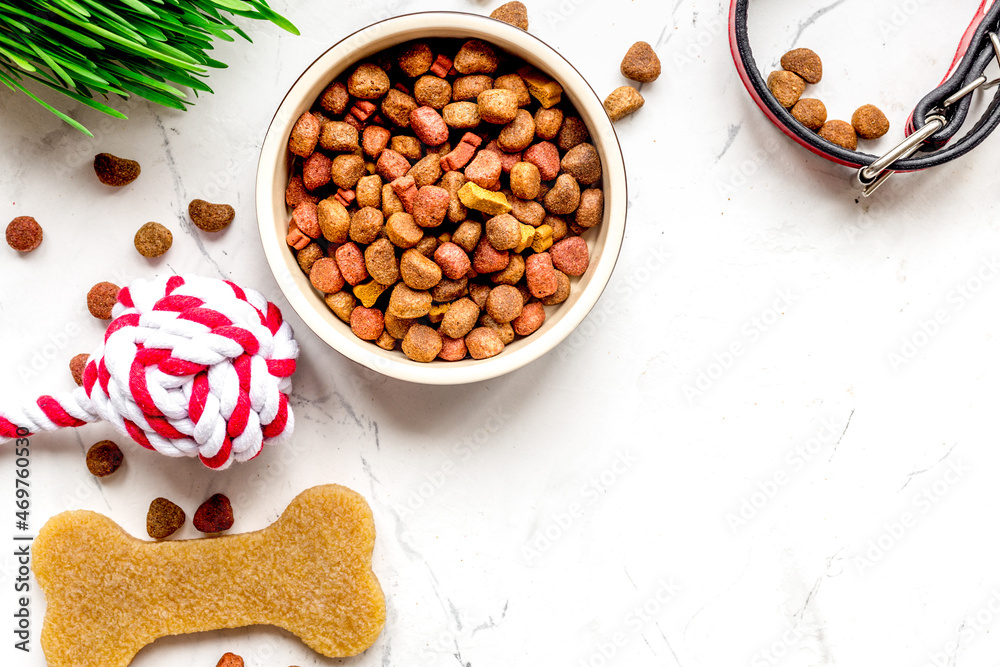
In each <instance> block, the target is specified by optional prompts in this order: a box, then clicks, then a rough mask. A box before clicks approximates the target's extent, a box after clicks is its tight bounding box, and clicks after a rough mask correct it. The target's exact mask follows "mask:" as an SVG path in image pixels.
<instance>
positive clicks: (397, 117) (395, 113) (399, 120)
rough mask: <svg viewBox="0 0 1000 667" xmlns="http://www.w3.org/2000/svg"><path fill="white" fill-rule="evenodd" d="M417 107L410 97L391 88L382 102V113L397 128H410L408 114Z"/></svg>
mask: <svg viewBox="0 0 1000 667" xmlns="http://www.w3.org/2000/svg"><path fill="white" fill-rule="evenodd" d="M418 106H419V105H418V104H417V101H416V100H415V99H413V98H412V97H411V96H409V95H407V94H406V93H404V92H402V91H401V90H397V89H396V88H393V89H392V90H390V91H389V94H388V95H386V96H385V99H384V100H382V113H383V115H385V117H386V118H388V119H389V120H390V121H392V122H393V123H394V124H395V125H398V126H399V127H410V125H411V121H410V114H411V113H412V112H413V110H414V109H416V108H417V107H418Z"/></svg>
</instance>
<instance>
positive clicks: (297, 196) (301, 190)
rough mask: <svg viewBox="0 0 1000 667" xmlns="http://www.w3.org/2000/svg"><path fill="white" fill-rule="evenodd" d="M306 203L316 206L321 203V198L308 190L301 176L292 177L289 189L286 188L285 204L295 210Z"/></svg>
mask: <svg viewBox="0 0 1000 667" xmlns="http://www.w3.org/2000/svg"><path fill="white" fill-rule="evenodd" d="M304 201H309V202H312V203H313V204H315V203H317V202H318V201H319V197H317V196H316V195H314V194H312V193H310V192H309V191H308V190H306V186H305V183H304V182H303V181H302V177H301V176H298V175H296V176H292V178H291V180H290V181H288V187H287V188H285V204H287V205H288V206H291V207H292V208H295V207H296V206H298V205H299V204H301V203H302V202H304Z"/></svg>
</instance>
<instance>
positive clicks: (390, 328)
mask: <svg viewBox="0 0 1000 667" xmlns="http://www.w3.org/2000/svg"><path fill="white" fill-rule="evenodd" d="M383 319H384V320H385V331H386V333H387V334H389V335H390V336H392V337H393V338H395V339H396V340H402V339H403V337H404V336H406V332H407V331H409V330H410V327H412V326H413V323H414V321H415V320H413V319H404V318H400V317H396V316H395V315H393V314H392V313H391V312H389V311H388V310H387V311H386V312H385V317H384V318H383Z"/></svg>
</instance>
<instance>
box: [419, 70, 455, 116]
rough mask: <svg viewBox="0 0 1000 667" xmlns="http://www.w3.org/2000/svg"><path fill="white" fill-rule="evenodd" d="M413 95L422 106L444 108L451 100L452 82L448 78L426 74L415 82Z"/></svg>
mask: <svg viewBox="0 0 1000 667" xmlns="http://www.w3.org/2000/svg"><path fill="white" fill-rule="evenodd" d="M413 97H414V98H415V99H416V102H417V104H419V105H420V106H424V107H431V108H432V109H443V108H445V106H446V105H447V104H448V103H449V102H451V84H450V83H449V82H448V80H447V79H442V78H441V77H437V76H434V75H433V74H425V75H424V76H422V77H420V78H419V79H417V82H416V83H415V84H413Z"/></svg>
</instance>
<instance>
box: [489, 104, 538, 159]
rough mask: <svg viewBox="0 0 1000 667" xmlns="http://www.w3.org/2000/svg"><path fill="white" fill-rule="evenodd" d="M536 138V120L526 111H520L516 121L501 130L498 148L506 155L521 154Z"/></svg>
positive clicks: (498, 136)
mask: <svg viewBox="0 0 1000 667" xmlns="http://www.w3.org/2000/svg"><path fill="white" fill-rule="evenodd" d="M534 138H535V119H534V118H532V116H531V113H530V112H529V111H527V110H525V109H519V110H518V112H517V114H516V115H515V116H514V120H512V121H510V122H509V123H507V125H506V126H505V127H504V128H503V129H502V130H500V134H499V135H497V146H498V147H499V148H500V150H502V151H504V152H505V153H520V152H521V151H523V150H524V149H525V148H527V147H528V146H530V145H531V142H532V140H534Z"/></svg>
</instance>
